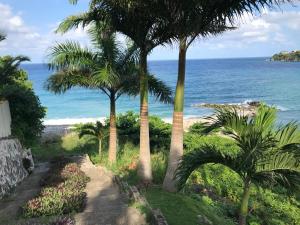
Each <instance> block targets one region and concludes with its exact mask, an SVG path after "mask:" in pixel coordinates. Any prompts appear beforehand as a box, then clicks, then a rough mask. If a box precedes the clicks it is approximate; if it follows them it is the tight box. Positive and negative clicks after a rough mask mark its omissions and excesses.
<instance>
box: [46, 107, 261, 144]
mask: <svg viewBox="0 0 300 225" xmlns="http://www.w3.org/2000/svg"><path fill="white" fill-rule="evenodd" d="M259 105H260V102H255V101H248V102H245V103H242V104H195V105H194V107H202V108H210V109H218V108H227V107H235V108H236V109H237V110H238V111H240V113H241V114H244V115H248V116H253V115H255V113H256V109H257V108H258V107H259ZM211 117H213V113H212V114H210V115H202V116H201V115H199V116H197V115H187V116H184V118H183V129H184V131H188V129H189V127H190V126H192V125H193V124H194V123H197V122H201V123H207V122H210V120H211ZM106 119H107V118H106V117H100V118H77V119H76V118H65V119H52V120H51V119H50V120H45V121H44V125H45V129H44V131H43V134H42V137H43V139H47V140H48V139H49V138H52V137H57V136H64V135H66V134H68V133H70V132H71V128H72V127H73V126H74V125H75V124H80V123H96V122H97V121H100V122H102V123H103V122H104V121H105V120H106ZM162 120H163V121H164V122H165V123H169V124H172V122H173V119H172V118H170V117H169V118H162Z"/></svg>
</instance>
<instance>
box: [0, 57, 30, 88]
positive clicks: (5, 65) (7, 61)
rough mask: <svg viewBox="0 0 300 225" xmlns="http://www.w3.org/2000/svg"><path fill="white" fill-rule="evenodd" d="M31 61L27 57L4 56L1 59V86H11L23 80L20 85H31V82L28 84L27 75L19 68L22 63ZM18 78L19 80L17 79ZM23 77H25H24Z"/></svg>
mask: <svg viewBox="0 0 300 225" xmlns="http://www.w3.org/2000/svg"><path fill="white" fill-rule="evenodd" d="M27 61H30V59H29V58H28V57H27V56H22V55H19V56H16V57H12V56H3V57H0V85H1V86H2V85H3V86H4V85H10V84H15V83H16V82H18V81H17V80H19V81H20V80H22V82H20V84H21V83H22V84H26V85H29V83H30V82H28V81H27V82H26V78H27V77H26V73H24V72H21V71H20V69H19V67H20V65H21V63H23V62H27ZM16 76H18V79H16ZM22 76H23V77H22Z"/></svg>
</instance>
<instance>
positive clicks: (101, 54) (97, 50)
mask: <svg viewBox="0 0 300 225" xmlns="http://www.w3.org/2000/svg"><path fill="white" fill-rule="evenodd" d="M89 36H90V38H91V42H92V45H93V49H92V50H91V49H88V48H82V47H81V46H80V44H79V43H76V42H71V41H68V42H66V43H63V44H57V45H56V46H54V47H53V48H52V49H51V54H50V67H51V68H55V69H57V72H56V73H55V74H54V75H52V76H51V77H50V78H49V79H48V81H47V84H46V87H47V89H48V90H50V91H53V92H55V93H63V92H65V91H67V90H68V89H70V88H72V87H74V86H80V87H84V88H91V89H98V90H100V91H101V92H103V93H104V94H105V95H107V96H108V97H109V99H110V131H109V134H110V135H109V160H110V162H112V163H114V162H115V160H116V151H117V129H116V101H117V100H118V99H119V98H120V96H121V95H123V94H127V95H133V96H136V95H138V93H139V90H138V87H139V82H138V81H139V74H138V70H137V68H136V60H135V55H136V50H135V47H134V46H130V47H128V48H127V49H125V50H122V48H121V46H120V45H119V44H118V43H117V41H116V37H115V35H114V34H112V33H111V32H110V31H108V30H107V27H106V25H105V24H103V23H101V24H100V23H97V24H96V25H92V27H91V28H90V29H89ZM146 77H147V79H148V80H149V81H150V85H149V87H148V89H149V91H150V92H151V94H153V95H154V96H156V97H157V99H158V100H160V101H162V102H165V103H170V102H172V91H171V89H170V88H169V87H167V86H166V85H165V84H164V83H163V82H162V81H161V80H159V79H156V78H155V77H154V76H153V75H149V74H147V75H146Z"/></svg>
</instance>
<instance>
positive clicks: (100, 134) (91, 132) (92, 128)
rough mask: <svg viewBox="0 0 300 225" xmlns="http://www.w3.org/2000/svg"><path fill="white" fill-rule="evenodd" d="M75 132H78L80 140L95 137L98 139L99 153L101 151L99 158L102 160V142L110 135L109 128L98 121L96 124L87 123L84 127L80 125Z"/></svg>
mask: <svg viewBox="0 0 300 225" xmlns="http://www.w3.org/2000/svg"><path fill="white" fill-rule="evenodd" d="M74 130H75V131H76V132H78V136H79V138H82V137H84V136H93V137H96V138H97V139H98V146H99V147H98V151H99V157H100V159H101V156H102V142H103V139H104V138H105V137H107V135H108V132H107V128H106V127H105V126H104V125H103V124H102V123H101V122H100V121H97V122H96V123H95V124H93V123H86V124H83V125H78V126H76V127H75V129H74Z"/></svg>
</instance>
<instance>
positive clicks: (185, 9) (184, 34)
mask: <svg viewBox="0 0 300 225" xmlns="http://www.w3.org/2000/svg"><path fill="white" fill-rule="evenodd" d="M195 9H196V10H195ZM168 11H169V12H175V13H170V14H169V15H168V18H167V20H170V23H169V24H172V26H171V28H170V29H173V30H174V31H173V33H174V37H173V39H174V40H175V41H176V42H178V43H179V60H178V78H177V85H176V90H175V99H174V111H173V123H172V124H173V126H172V135H171V145H170V153H169V160H168V168H167V172H166V176H165V179H164V182H163V188H164V189H165V190H167V191H170V192H175V191H177V187H176V181H175V180H174V173H175V171H176V169H177V167H178V163H179V160H180V158H181V157H182V155H183V133H184V131H183V109H184V86H185V72H186V71H185V70H186V53H187V50H188V48H189V46H190V45H191V44H192V43H193V42H194V40H196V38H197V37H207V36H210V35H217V34H220V33H222V32H224V31H226V30H229V29H233V28H232V27H228V26H226V19H224V18H223V17H221V19H220V18H215V17H211V14H208V13H207V11H208V8H207V7H204V6H203V5H202V3H201V2H199V1H198V2H195V1H193V0H192V1H170V2H169V4H168Z"/></svg>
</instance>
